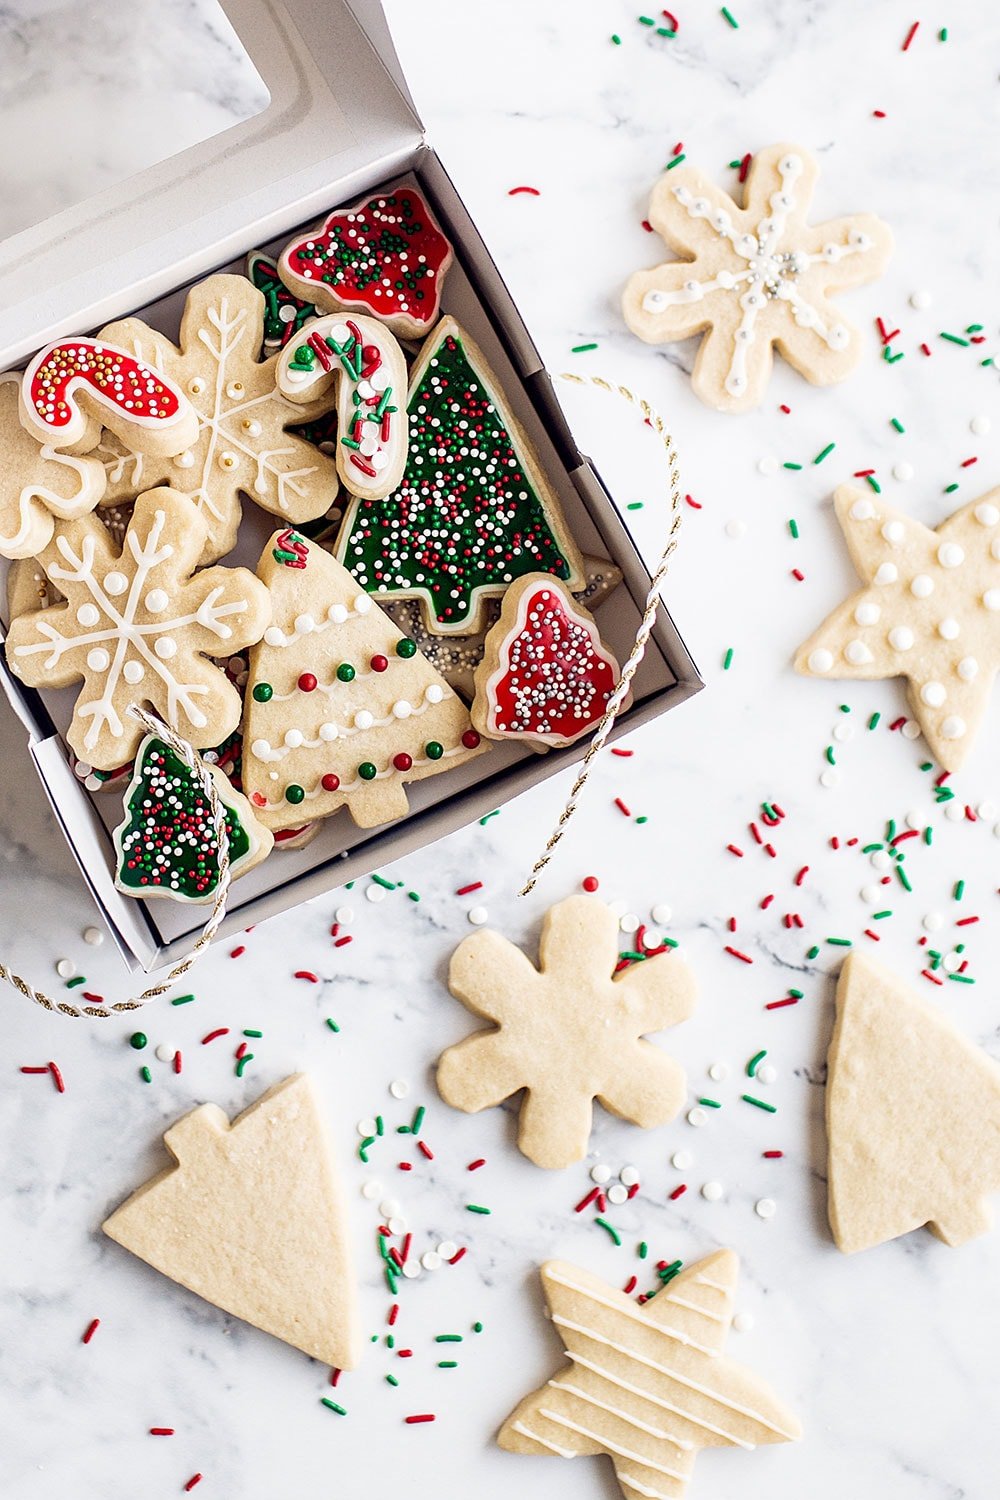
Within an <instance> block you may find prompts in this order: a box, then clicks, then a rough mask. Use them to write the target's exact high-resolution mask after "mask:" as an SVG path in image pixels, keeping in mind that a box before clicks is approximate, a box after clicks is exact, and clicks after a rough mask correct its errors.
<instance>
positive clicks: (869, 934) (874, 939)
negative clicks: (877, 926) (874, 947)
mask: <svg viewBox="0 0 1000 1500" xmlns="http://www.w3.org/2000/svg"><path fill="white" fill-rule="evenodd" d="M865 937H866V938H871V940H872V942H873V943H880V942H881V941H882V939H881V938H880V937H879V935H878V933H877V932H872V930H871V928H870V927H866V928H865Z"/></svg>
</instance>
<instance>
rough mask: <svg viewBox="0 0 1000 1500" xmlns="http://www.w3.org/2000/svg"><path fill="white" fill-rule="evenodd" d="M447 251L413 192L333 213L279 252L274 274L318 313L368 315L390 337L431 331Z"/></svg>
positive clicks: (448, 257)
mask: <svg viewBox="0 0 1000 1500" xmlns="http://www.w3.org/2000/svg"><path fill="white" fill-rule="evenodd" d="M450 265H451V246H450V245H449V243H448V241H447V240H446V239H445V237H444V235H443V234H442V233H441V231H440V229H439V228H438V226H437V225H436V224H435V222H434V219H433V216H432V215H431V212H430V209H429V208H428V207H427V204H426V203H425V202H424V200H423V198H421V196H420V194H419V193H417V192H415V191H414V189H413V188H400V189H399V190H398V191H397V192H395V193H387V194H385V195H383V196H380V197H378V198H369V199H367V200H365V199H363V200H362V201H361V202H360V203H356V204H355V205H354V207H353V208H343V209H336V210H335V211H334V212H333V213H332V214H329V215H328V216H327V218H326V219H325V220H324V221H323V223H322V224H320V225H319V226H318V227H317V228H316V229H313V230H311V231H310V232H309V234H307V235H305V236H304V237H303V238H301V239H296V240H293V241H292V243H291V244H290V245H288V246H286V248H285V249H284V250H283V251H282V253H281V257H280V259H279V261H278V275H279V276H280V277H281V279H282V281H283V282H284V283H285V285H286V286H287V287H288V288H289V290H290V291H292V292H294V293H295V295H296V296H297V297H308V298H309V299H310V300H311V301H312V302H314V303H315V304H316V306H317V308H318V309H319V310H320V312H355V313H359V312H360V313H371V314H372V316H373V317H376V318H378V319H380V320H381V322H383V323H384V324H385V325H386V327H387V328H390V329H391V330H392V332H393V333H394V334H396V336H397V338H401V339H418V338H422V337H423V336H424V334H425V333H426V332H427V330H428V329H429V328H432V327H433V326H434V323H435V321H436V319H437V316H438V312H439V311H440V307H441V287H442V284H443V282H444V278H445V272H446V271H447V269H448V267H449V266H450Z"/></svg>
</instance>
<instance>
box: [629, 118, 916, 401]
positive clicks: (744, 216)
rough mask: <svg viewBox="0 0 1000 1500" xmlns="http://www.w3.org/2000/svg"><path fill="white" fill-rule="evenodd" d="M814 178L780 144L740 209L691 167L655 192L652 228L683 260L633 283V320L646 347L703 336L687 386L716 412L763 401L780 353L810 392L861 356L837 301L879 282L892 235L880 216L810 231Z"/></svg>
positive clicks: (811, 164)
mask: <svg viewBox="0 0 1000 1500" xmlns="http://www.w3.org/2000/svg"><path fill="white" fill-rule="evenodd" d="M818 175H819V169H818V166H817V163H816V161H815V160H814V159H813V157H812V156H810V154H809V152H808V151H805V150H803V149H802V147H800V146H789V145H777V146H768V147H766V148H765V149H764V150H763V151H761V152H759V153H758V155H757V156H755V157H754V160H753V165H752V166H751V168H750V173H749V176H748V178H747V184H746V195H745V207H743V208H740V207H738V206H737V204H736V203H735V202H734V201H733V200H732V199H731V198H730V197H729V195H728V194H727V193H724V192H723V191H722V190H721V189H720V188H718V187H716V186H715V184H714V183H713V182H711V181H709V179H708V178H707V177H705V176H704V174H703V173H701V172H699V171H697V170H695V169H694V168H691V167H680V168H678V169H677V170H676V171H673V172H669V173H667V174H666V175H665V176H664V177H663V178H662V179H661V180H660V182H659V183H658V184H657V186H656V187H655V188H654V189H653V196H652V200H651V203H650V209H649V222H650V224H651V225H652V227H653V228H654V229H655V230H656V232H657V233H658V234H659V235H661V236H662V238H663V239H664V240H665V241H666V243H667V245H668V246H669V247H670V249H671V250H675V251H676V252H677V254H678V255H680V256H681V257H682V259H680V260H677V261H668V262H666V263H665V264H663V265H660V266H656V267H654V268H653V269H652V270H649V271H638V272H636V274H635V275H634V276H632V277H631V278H630V279H629V282H628V285H627V286H626V288H625V295H624V299H623V308H624V313H625V321H626V323H627V324H628V326H629V327H630V328H631V330H632V332H633V333H635V334H638V336H639V338H641V339H643V340H645V342H646V343H648V344H669V343H674V342H676V341H677V340H678V339H688V338H692V337H694V335H696V334H700V333H704V335H705V337H704V338H703V339H702V342H701V347H700V349H699V350H698V356H697V359H696V360H695V366H694V371H693V374H692V377H691V383H692V385H693V387H694V390H695V392H696V394H697V395H698V396H700V398H701V399H702V401H704V402H705V403H706V405H708V406H713V407H715V408H716V409H717V410H719V411H749V410H751V409H752V408H753V407H755V406H758V405H759V404H760V401H761V399H762V398H763V395H764V391H765V389H766V386H767V382H768V379H769V377H770V374H771V367H772V365H773V362H774V356H773V352H772V351H773V350H774V349H775V348H776V349H777V350H778V352H779V353H780V354H781V355H782V356H783V357H784V358H785V359H786V360H787V361H788V363H789V364H790V365H792V366H793V368H794V369H796V370H798V372H799V374H800V375H804V376H805V378H806V379H807V380H809V381H811V382H812V383H813V384H814V385H833V384H835V383H836V382H837V381H839V380H843V379H844V378H845V376H847V375H849V374H850V372H851V370H852V369H853V368H854V366H855V365H856V364H857V362H858V360H859V358H860V356H861V340H860V335H859V334H858V331H857V329H856V328H853V327H852V326H851V325H850V324H849V323H847V322H846V321H845V320H844V319H843V318H842V317H841V315H840V312H839V310H838V309H837V308H836V307H835V306H834V305H833V303H832V302H831V301H830V300H829V295H830V293H832V292H837V291H842V290H844V289H845V288H847V287H852V286H859V285H860V284H861V283H863V282H866V281H872V280H874V279H875V278H876V277H877V276H879V275H880V274H881V273H882V271H883V270H884V269H885V265H886V262H887V261H888V259H889V254H890V252H891V250H892V235H891V234H890V232H889V229H888V227H887V226H886V225H885V224H883V223H882V221H881V220H880V219H878V218H876V217H875V215H874V214H849V215H846V216H845V217H844V218H841V219H831V220H829V221H828V222H827V223H825V224H815V225H810V224H807V223H806V215H807V213H808V210H809V205H810V202H811V200H812V195H813V191H814V189H815V186H816V179H817V177H818Z"/></svg>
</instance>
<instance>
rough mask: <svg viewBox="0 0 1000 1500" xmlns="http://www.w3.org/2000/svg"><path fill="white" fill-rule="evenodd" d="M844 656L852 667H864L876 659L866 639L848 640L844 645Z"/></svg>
mask: <svg viewBox="0 0 1000 1500" xmlns="http://www.w3.org/2000/svg"><path fill="white" fill-rule="evenodd" d="M844 656H845V657H846V658H847V660H848V661H849V662H850V663H851V666H852V667H863V666H866V665H867V664H868V662H870V661H874V660H875V658H874V656H873V655H872V653H871V652H870V651H869V649H868V647H867V646H866V645H865V643H864V641H848V643H847V645H846V646H845V647H844Z"/></svg>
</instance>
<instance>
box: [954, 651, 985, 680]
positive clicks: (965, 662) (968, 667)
mask: <svg viewBox="0 0 1000 1500" xmlns="http://www.w3.org/2000/svg"><path fill="white" fill-rule="evenodd" d="M955 671H956V672H957V673H958V675H959V677H961V679H962V681H963V682H972V681H973V679H974V678H975V676H976V674H977V673H978V671H979V662H978V661H977V660H976V658H975V657H974V656H963V657H962V660H961V661H960V662H959V664H958V666H957V667H956V668H955Z"/></svg>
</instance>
